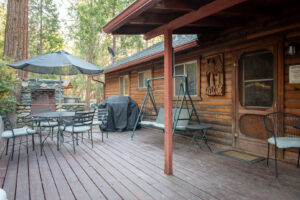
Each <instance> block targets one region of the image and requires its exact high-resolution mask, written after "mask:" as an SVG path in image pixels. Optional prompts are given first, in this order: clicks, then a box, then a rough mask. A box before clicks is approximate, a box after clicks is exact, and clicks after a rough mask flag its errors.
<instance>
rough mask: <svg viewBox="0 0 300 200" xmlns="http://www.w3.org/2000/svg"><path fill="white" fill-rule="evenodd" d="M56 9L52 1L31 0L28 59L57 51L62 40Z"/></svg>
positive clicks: (60, 46) (61, 44)
mask: <svg viewBox="0 0 300 200" xmlns="http://www.w3.org/2000/svg"><path fill="white" fill-rule="evenodd" d="M59 29H60V24H59V19H58V11H57V7H56V5H55V4H54V2H53V0H31V1H30V9H29V54H30V57H32V56H36V55H41V54H45V53H49V52H52V51H55V50H59V49H61V48H62V46H63V39H62V37H61V36H60V34H59Z"/></svg>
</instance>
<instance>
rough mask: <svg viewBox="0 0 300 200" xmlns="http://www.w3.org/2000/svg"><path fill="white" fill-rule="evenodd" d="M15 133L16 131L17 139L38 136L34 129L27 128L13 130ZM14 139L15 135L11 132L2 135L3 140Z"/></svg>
mask: <svg viewBox="0 0 300 200" xmlns="http://www.w3.org/2000/svg"><path fill="white" fill-rule="evenodd" d="M13 131H14V136H15V137H18V136H25V135H31V134H36V131H35V130H32V129H30V128H27V127H24V128H16V129H13ZM12 137H13V133H12V131H11V130H7V131H4V132H3V133H2V138H12Z"/></svg>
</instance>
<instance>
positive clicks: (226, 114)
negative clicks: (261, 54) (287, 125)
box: [105, 25, 300, 160]
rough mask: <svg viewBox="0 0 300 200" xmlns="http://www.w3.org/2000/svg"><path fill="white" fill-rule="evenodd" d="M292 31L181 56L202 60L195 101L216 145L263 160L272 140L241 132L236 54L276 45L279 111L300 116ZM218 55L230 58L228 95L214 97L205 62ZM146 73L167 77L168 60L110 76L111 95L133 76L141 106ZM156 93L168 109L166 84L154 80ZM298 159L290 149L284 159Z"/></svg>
mask: <svg viewBox="0 0 300 200" xmlns="http://www.w3.org/2000/svg"><path fill="white" fill-rule="evenodd" d="M291 27H292V28H291V29H286V28H283V29H282V31H280V30H279V31H276V30H275V31H268V30H267V31H265V30H264V31H262V32H261V33H255V34H253V35H247V36H246V37H244V38H242V39H241V38H239V39H235V40H230V41H225V42H223V43H218V44H209V45H202V46H201V47H197V48H193V49H190V50H188V51H184V52H179V53H176V56H175V57H176V61H175V62H176V64H178V63H183V62H186V61H192V60H197V62H198V67H197V68H198V69H197V70H198V71H197V73H198V75H197V77H198V80H199V81H198V89H197V90H198V94H197V96H194V97H193V99H194V103H195V105H196V109H197V112H198V115H199V116H200V120H201V121H202V122H204V123H207V124H211V125H212V126H213V128H212V130H210V131H208V139H209V141H210V142H214V143H217V144H223V145H228V146H233V147H236V148H238V149H242V150H245V151H248V152H252V153H255V154H259V155H263V156H265V155H266V151H267V142H266V139H257V138H251V137H246V136H243V135H242V134H240V133H239V132H238V130H239V127H238V122H237V121H236V119H237V118H238V116H236V105H237V101H236V98H237V95H238V93H237V92H235V88H236V83H237V80H236V79H237V78H236V70H235V68H236V67H237V63H238V60H237V56H236V55H237V54H239V53H240V52H241V51H247V49H249V50H250V49H253V48H257V49H259V48H260V47H262V48H263V46H266V45H269V46H273V47H274V53H275V54H276V55H275V58H276V61H275V63H274V65H277V66H278V69H276V73H278V76H277V78H276V79H275V80H274V85H275V84H276V87H275V88H276V91H274V92H275V95H274V99H276V105H275V106H274V109H275V110H277V111H286V112H291V113H296V114H298V115H300V84H289V80H288V69H289V66H290V65H296V64H300V51H299V47H300V46H299V44H300V29H299V28H295V27H294V28H293V25H291ZM296 27H297V26H296ZM291 42H296V43H297V44H298V51H297V54H296V55H294V56H289V55H287V53H286V48H287V45H288V44H289V43H291ZM203 46H204V47H203ZM217 54H222V55H223V60H224V95H223V96H208V95H207V94H206V87H207V76H206V73H205V70H204V69H205V66H206V65H207V63H206V62H207V59H205V58H206V57H209V56H212V55H217ZM276 68H277V67H276ZM145 70H151V77H160V76H163V59H162V58H160V59H156V60H152V61H151V62H147V63H142V64H139V65H135V66H131V67H129V68H126V69H123V70H118V71H115V72H110V73H106V74H105V80H106V94H107V97H110V96H119V95H120V88H119V77H120V76H122V75H129V79H130V80H129V82H130V95H129V96H130V97H131V98H132V99H133V100H135V101H136V102H137V103H138V104H139V106H141V104H142V102H143V99H144V96H145V94H146V89H144V88H138V72H141V71H145ZM283 73H284V74H283ZM154 91H155V92H154V94H155V97H156V102H157V103H158V104H159V105H162V104H163V81H162V80H159V81H156V82H154ZM174 101H175V98H174ZM277 103H278V104H277ZM295 155H296V154H295V153H291V152H290V151H287V152H285V153H282V156H281V158H283V157H285V158H287V159H293V160H294V159H296V156H295Z"/></svg>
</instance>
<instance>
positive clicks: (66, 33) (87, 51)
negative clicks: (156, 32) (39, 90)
mask: <svg viewBox="0 0 300 200" xmlns="http://www.w3.org/2000/svg"><path fill="white" fill-rule="evenodd" d="M8 1H15V0H0V70H1V74H4V73H5V74H6V75H7V76H10V77H9V82H11V83H12V85H14V83H15V81H17V76H15V75H16V72H15V70H13V69H10V68H8V67H5V64H7V63H8V62H11V60H9V59H7V58H6V57H4V56H3V49H4V38H5V24H6V14H7V2H8ZM133 1H134V0H64V1H59V0H29V1H28V2H29V3H28V4H29V5H28V6H29V9H28V57H29V58H30V57H35V56H38V55H42V54H47V53H50V52H53V51H56V50H60V49H63V50H65V51H67V52H69V53H71V54H72V55H75V56H78V57H80V58H81V59H84V60H86V61H88V62H91V63H93V64H95V65H97V66H99V67H101V68H103V67H105V66H108V65H110V64H112V63H113V62H117V61H118V60H120V59H123V58H125V57H127V56H130V55H133V54H135V53H137V52H138V51H141V50H142V49H145V48H147V47H148V46H151V45H153V44H155V43H157V42H159V41H161V40H162V37H157V38H155V39H153V40H150V41H145V40H144V39H143V37H142V36H141V35H133V36H124V35H120V36H113V35H108V34H105V33H104V32H103V30H102V27H103V26H104V25H105V24H106V23H107V22H108V21H109V20H111V19H112V18H113V17H114V16H116V15H117V14H118V13H119V12H121V11H122V10H123V9H124V8H126V7H127V6H129V5H130V4H131V3H132V2H133ZM108 47H109V48H111V49H112V50H113V51H114V52H115V57H112V56H111V55H110V54H109V51H108ZM29 78H47V79H57V80H58V79H59V78H58V76H56V75H46V74H44V75H40V74H34V73H29ZM97 79H99V80H104V77H103V76H99V77H97ZM63 80H70V81H71V82H72V85H73V87H74V88H73V89H71V90H70V91H69V92H68V95H72V96H80V97H82V99H83V100H85V99H86V88H87V84H88V82H89V81H90V82H91V80H88V77H87V76H86V75H77V76H65V77H63ZM6 81H7V80H6ZM2 82H3V81H2ZM2 85H10V84H8V83H7V82H5V81H4V83H2ZM6 89H7V88H6ZM8 89H10V90H13V89H11V88H8ZM102 90H103V88H102V86H101V85H100V84H99V83H97V82H94V81H92V82H91V95H90V98H91V99H101V98H102V97H101V95H102V93H103V92H102ZM0 91H1V79H0ZM13 101H14V99H13ZM0 107H1V106H0Z"/></svg>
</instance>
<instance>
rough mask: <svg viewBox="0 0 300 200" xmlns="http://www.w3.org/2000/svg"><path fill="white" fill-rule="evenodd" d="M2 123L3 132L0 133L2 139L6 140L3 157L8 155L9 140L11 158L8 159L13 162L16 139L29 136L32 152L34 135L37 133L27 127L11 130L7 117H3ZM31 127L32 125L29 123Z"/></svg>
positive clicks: (28, 120) (28, 121) (27, 120)
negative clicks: (11, 142) (10, 141)
mask: <svg viewBox="0 0 300 200" xmlns="http://www.w3.org/2000/svg"><path fill="white" fill-rule="evenodd" d="M30 120H31V119H26V122H27V123H30ZM3 123H4V132H3V133H2V138H4V139H6V151H5V155H7V153H8V146H9V140H10V139H12V140H13V144H12V153H11V157H10V159H11V160H13V156H14V148H15V139H16V138H18V137H23V136H30V135H31V137H32V150H33V151H34V134H36V133H37V132H36V131H35V130H34V129H31V128H29V127H27V126H24V127H22V128H13V126H12V123H11V121H10V120H9V118H8V116H5V117H3ZM31 125H32V123H31ZM24 143H25V142H24ZM20 144H21V143H20Z"/></svg>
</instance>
